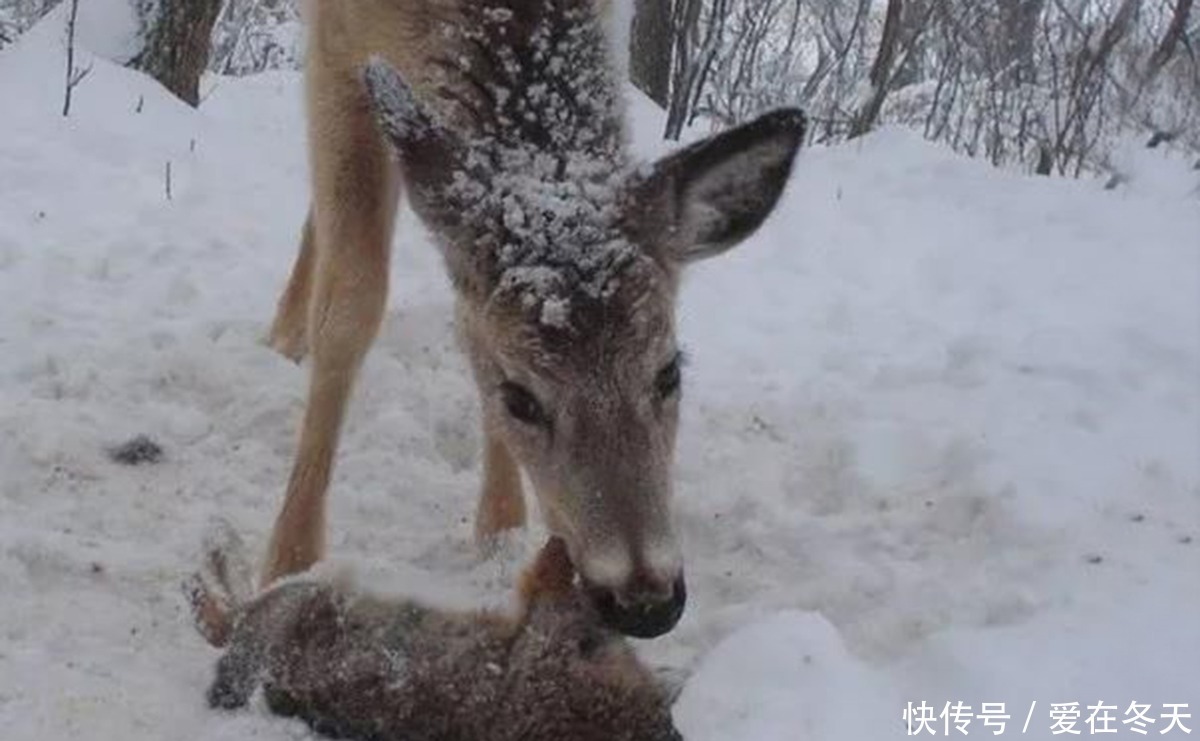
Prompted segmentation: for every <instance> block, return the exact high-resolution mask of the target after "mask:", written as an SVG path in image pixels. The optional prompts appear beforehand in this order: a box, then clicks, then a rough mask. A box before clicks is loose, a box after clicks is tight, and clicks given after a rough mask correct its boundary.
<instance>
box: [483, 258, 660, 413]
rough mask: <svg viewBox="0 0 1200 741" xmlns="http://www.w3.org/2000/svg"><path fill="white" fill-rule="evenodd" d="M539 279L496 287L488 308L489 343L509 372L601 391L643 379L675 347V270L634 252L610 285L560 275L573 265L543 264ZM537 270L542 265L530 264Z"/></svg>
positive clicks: (582, 390)
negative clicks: (596, 289) (594, 287)
mask: <svg viewBox="0 0 1200 741" xmlns="http://www.w3.org/2000/svg"><path fill="white" fill-rule="evenodd" d="M544 270H545V273H546V274H552V275H553V276H554V277H553V279H549V278H545V276H544V275H543V276H542V277H541V278H539V280H546V283H544V284H543V283H533V282H530V283H514V284H511V285H509V286H508V287H507V290H498V291H497V292H496V293H495V294H494V295H493V297H492V300H491V302H490V303H489V306H488V310H487V311H486V312H485V319H484V321H485V326H484V327H483V328H482V329H483V330H484V331H483V332H482V333H480V334H482V335H483V337H485V338H486V339H485V342H486V343H487V344H488V346H489V349H490V350H491V351H492V352H493V353H494V355H495V356H496V360H497V362H499V364H500V365H501V367H502V368H504V370H505V371H507V372H508V373H509V374H510V375H511V374H515V375H521V376H529V375H532V376H534V377H538V378H542V379H545V380H548V381H551V382H553V381H555V380H559V381H561V382H567V383H573V384H578V383H579V382H580V380H581V379H582V378H587V379H590V380H589V383H588V386H586V387H580V388H577V389H576V390H577V391H579V392H587V391H589V390H596V391H603V390H604V389H606V388H609V387H611V386H613V385H617V386H620V385H622V384H623V383H624V382H626V381H634V382H637V383H641V381H642V380H644V377H645V375H646V374H648V373H653V372H654V371H656V370H657V369H658V366H659V365H661V363H662V362H664V361H665V360H666V359H669V357H670V356H671V355H673V354H674V352H675V334H674V285H673V278H672V277H671V276H669V275H667V274H666V273H664V272H663V271H662V270H661V269H660V268H659V267H658V266H657V265H656V264H655V263H654V262H653V261H652V260H650V259H649V258H647V257H645V256H639V257H638V258H636V259H635V260H634V261H633V262H631V263H630V264H629V265H628V266H626V268H625V269H624V270H622V271H619V272H616V273H614V274H613V276H612V277H611V279H610V280H611V285H612V287H611V291H609V292H606V293H604V294H601V295H596V294H594V293H593V292H592V291H591V289H590V287H589V285H588V284H586V283H582V282H579V281H571V280H568V279H566V278H564V274H565V275H571V274H572V271H570V270H566V271H564V270H562V269H561V268H545V269H544ZM531 272H532V273H534V274H539V273H541V272H542V271H541V269H539V268H534V269H531Z"/></svg>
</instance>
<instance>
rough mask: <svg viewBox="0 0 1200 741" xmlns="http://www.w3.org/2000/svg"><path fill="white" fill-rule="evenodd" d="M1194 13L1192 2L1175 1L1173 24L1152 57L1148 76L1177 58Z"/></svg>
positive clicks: (1156, 72) (1172, 16)
mask: <svg viewBox="0 0 1200 741" xmlns="http://www.w3.org/2000/svg"><path fill="white" fill-rule="evenodd" d="M1191 13H1192V0H1175V9H1174V11H1172V13H1171V23H1170V25H1169V26H1167V30H1166V33H1164V34H1163V37H1162V41H1160V42H1159V44H1158V47H1157V48H1156V49H1155V50H1154V54H1152V55H1151V56H1150V62H1149V64H1148V67H1147V72H1146V76H1147V77H1153V76H1155V75H1156V74H1158V72H1159V70H1161V69H1162V68H1163V67H1165V66H1166V64H1167V62H1169V61H1171V57H1173V56H1175V50H1176V49H1177V48H1178V47H1179V44H1180V42H1181V41H1183V40H1184V37H1185V35H1186V33H1187V28H1188V18H1189V17H1190V16H1191Z"/></svg>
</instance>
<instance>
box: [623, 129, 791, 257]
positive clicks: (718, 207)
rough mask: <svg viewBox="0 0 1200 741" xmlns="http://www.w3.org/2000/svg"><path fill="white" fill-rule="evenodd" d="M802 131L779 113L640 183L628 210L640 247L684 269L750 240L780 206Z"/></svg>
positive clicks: (685, 154) (677, 158) (696, 147)
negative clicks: (678, 264)
mask: <svg viewBox="0 0 1200 741" xmlns="http://www.w3.org/2000/svg"><path fill="white" fill-rule="evenodd" d="M805 127H806V120H805V117H804V114H803V113H802V112H801V111H800V110H798V109H794V108H792V109H781V110H778V111H774V112H772V113H768V114H765V115H763V116H761V117H759V118H757V119H755V120H754V121H751V122H750V123H747V124H743V125H742V126H739V127H737V128H734V129H731V130H729V131H726V132H723V133H720V134H717V135H715V136H712V137H709V138H708V139H705V140H703V141H701V142H698V143H696V144H693V145H691V146H689V147H686V148H684V149H682V150H680V151H679V152H676V153H674V154H671V155H669V156H667V157H666V158H664V159H662V160H660V161H658V162H657V163H656V164H655V165H653V167H652V168H651V169H650V171H649V172H648V173H646V174H641V175H638V176H635V180H634V182H633V184H632V185H631V187H630V191H629V201H628V202H627V203H628V204H629V210H630V212H631V214H630V219H629V220H630V222H631V223H630V227H631V229H632V231H633V232H634V236H635V239H636V241H638V242H639V243H641V244H643V245H644V246H647V247H648V248H650V249H651V250H658V251H661V252H665V253H666V254H665V255H664V256H665V257H668V258H670V259H673V260H674V261H676V262H677V263H681V264H682V263H689V262H693V261H695V260H702V259H704V258H706V257H712V256H713V255H717V254H720V253H722V252H724V251H725V250H728V249H729V248H731V247H733V246H734V245H736V244H737V243H739V242H741V241H742V240H743V239H745V238H746V237H749V236H750V235H751V234H753V233H754V232H755V230H757V229H758V228H759V227H760V226H762V223H763V222H764V221H766V219H767V216H769V215H770V213H771V211H772V210H773V209H774V208H775V204H776V203H777V202H778V201H779V196H780V195H781V194H782V193H783V188H784V185H786V184H787V180H788V176H789V175H790V174H791V171H792V162H793V160H794V159H795V157H796V152H797V150H798V149H799V148H800V144H801V143H802V142H803V140H804V131H805ZM664 222H665V223H664Z"/></svg>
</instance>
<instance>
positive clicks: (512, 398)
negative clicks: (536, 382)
mask: <svg viewBox="0 0 1200 741" xmlns="http://www.w3.org/2000/svg"><path fill="white" fill-rule="evenodd" d="M500 396H501V397H502V398H503V399H504V406H505V408H506V409H508V413H509V414H511V415H512V416H513V418H514V419H516V420H519V421H521V422H524V423H525V424H527V425H539V426H544V425H545V424H546V422H547V417H546V412H545V410H544V409H542V405H541V404H540V403H539V402H538V400H537V397H535V396H534V395H533V394H532V393H530V391H529V389H527V388H525V387H524V386H521V385H520V384H516V383H513V382H511V381H505V382H504V383H502V384H500Z"/></svg>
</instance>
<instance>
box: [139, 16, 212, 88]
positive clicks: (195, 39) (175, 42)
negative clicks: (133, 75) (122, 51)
mask: <svg viewBox="0 0 1200 741" xmlns="http://www.w3.org/2000/svg"><path fill="white" fill-rule="evenodd" d="M137 9H138V15H139V17H140V20H141V23H142V32H143V34H144V36H145V46H144V47H143V48H142V51H141V52H140V53H139V54H138V55H137V56H136V57H134V58H133V60H131V61H130V63H129V66H130V67H133V68H134V69H139V70H142V71H143V72H146V73H147V74H149V75H150V76H151V77H153V78H154V79H156V80H158V81H159V82H160V83H162V85H163V87H165V88H167V90H170V91H171V92H172V93H173V94H175V95H176V96H178V97H179V98H181V99H182V100H184V101H186V102H187V103H188V104H190V105H192V106H197V105H199V104H200V76H201V75H202V74H204V69H205V67H207V66H208V55H209V51H210V50H211V48H212V30H213V24H214V23H216V20H217V15H218V14H219V13H220V10H221V0H137Z"/></svg>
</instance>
